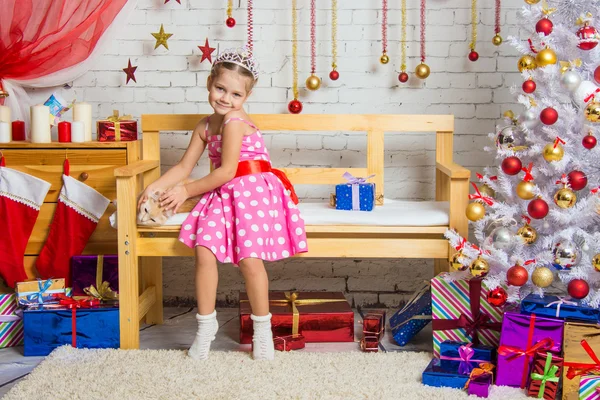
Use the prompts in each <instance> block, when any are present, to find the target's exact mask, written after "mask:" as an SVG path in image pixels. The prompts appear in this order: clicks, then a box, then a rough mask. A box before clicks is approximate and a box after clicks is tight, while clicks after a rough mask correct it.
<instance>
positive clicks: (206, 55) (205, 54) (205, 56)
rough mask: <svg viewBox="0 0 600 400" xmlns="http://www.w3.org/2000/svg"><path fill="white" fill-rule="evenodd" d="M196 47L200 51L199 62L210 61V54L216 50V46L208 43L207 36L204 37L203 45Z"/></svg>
mask: <svg viewBox="0 0 600 400" xmlns="http://www.w3.org/2000/svg"><path fill="white" fill-rule="evenodd" d="M198 48H199V49H200V51H201V52H202V58H201V59H200V62H202V61H204V60H208V62H209V63H212V58H211V56H210V55H211V54H212V53H213V51H215V50H216V47H210V45H209V44H208V38H206V42H205V43H204V46H198Z"/></svg>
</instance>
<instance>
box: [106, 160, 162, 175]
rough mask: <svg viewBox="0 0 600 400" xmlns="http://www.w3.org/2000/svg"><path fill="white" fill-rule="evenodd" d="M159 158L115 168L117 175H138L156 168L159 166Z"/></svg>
mask: <svg viewBox="0 0 600 400" xmlns="http://www.w3.org/2000/svg"><path fill="white" fill-rule="evenodd" d="M158 167H159V165H158V160H142V161H136V162H134V163H131V164H129V165H125V166H122V167H119V168H116V169H115V176H136V175H138V174H141V173H143V172H146V171H150V170H152V169H154V168H158Z"/></svg>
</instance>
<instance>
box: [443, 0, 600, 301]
mask: <svg viewBox="0 0 600 400" xmlns="http://www.w3.org/2000/svg"><path fill="white" fill-rule="evenodd" d="M527 3H537V4H531V5H526V6H524V7H523V8H522V10H521V11H520V12H519V19H520V21H519V22H520V25H521V27H522V32H523V31H526V32H528V37H529V39H528V40H522V39H520V38H516V37H509V38H508V40H507V43H508V44H510V45H512V46H513V47H515V48H516V49H517V50H518V51H519V52H520V53H522V55H523V56H522V57H521V58H520V59H519V63H518V68H519V70H520V71H521V74H522V77H523V85H522V86H518V87H513V88H512V89H511V91H512V92H513V93H514V94H515V97H516V98H517V101H518V102H519V103H520V104H521V105H522V106H523V107H524V110H523V111H522V112H521V114H520V115H518V116H516V115H514V114H513V113H512V112H510V111H509V112H507V113H505V115H504V117H505V118H504V120H503V121H502V123H501V124H499V126H497V128H496V132H494V133H491V134H490V135H489V136H490V138H491V139H492V140H493V141H494V144H495V146H490V147H489V148H486V151H489V152H492V153H493V154H494V155H495V159H496V161H497V164H498V166H497V167H489V168H486V169H485V171H484V174H483V175H479V174H478V177H479V183H478V184H477V185H476V187H477V189H476V190H475V191H474V193H473V194H472V195H471V197H472V199H473V202H471V203H470V204H469V206H468V207H467V210H466V212H467V216H468V217H469V219H470V220H471V221H473V222H474V223H473V225H474V226H473V227H474V234H475V237H476V239H477V241H478V242H479V243H478V246H475V245H472V244H471V243H468V242H465V241H464V238H461V237H460V236H458V235H457V233H456V232H454V231H448V232H447V234H446V236H447V238H448V239H449V240H450V243H451V245H453V246H454V247H455V248H456V249H457V254H456V255H455V258H454V260H453V262H452V265H453V266H454V267H455V269H458V270H462V271H463V272H457V273H456V274H455V275H458V276H469V275H473V276H485V278H484V279H485V280H486V283H487V284H488V286H490V287H497V286H499V285H500V284H502V283H508V293H507V295H508V300H509V301H519V300H520V299H522V298H523V297H525V296H526V295H527V294H529V293H532V292H533V293H537V294H540V295H543V294H544V292H546V291H547V290H548V289H550V287H551V284H552V283H553V282H558V280H560V281H562V282H563V283H564V285H552V288H553V289H558V290H563V291H564V292H565V293H564V295H565V296H566V295H567V294H568V295H569V296H571V297H572V298H576V299H582V302H583V303H584V304H587V305H590V306H592V307H599V305H600V215H599V213H600V190H598V186H599V185H600V151H599V150H598V147H596V139H595V136H597V135H599V134H600V87H598V85H599V84H600V46H599V45H598V42H599V40H600V35H599V34H598V32H597V31H596V29H595V28H594V17H598V18H599V19H598V21H600V1H597V0H560V1H554V2H550V4H547V3H546V2H537V1H534V0H530V1H527ZM474 186H475V185H474Z"/></svg>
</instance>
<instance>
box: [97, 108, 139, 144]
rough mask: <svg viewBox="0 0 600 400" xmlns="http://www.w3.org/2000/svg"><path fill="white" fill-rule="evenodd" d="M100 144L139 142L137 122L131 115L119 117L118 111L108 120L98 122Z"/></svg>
mask: <svg viewBox="0 0 600 400" xmlns="http://www.w3.org/2000/svg"><path fill="white" fill-rule="evenodd" d="M97 132H98V141H99V142H119V141H123V142H125V141H131V140H137V121H134V120H133V117H132V116H131V115H123V116H119V112H118V111H117V110H115V111H113V115H111V116H109V117H107V118H106V119H103V120H100V121H97Z"/></svg>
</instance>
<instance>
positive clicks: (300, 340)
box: [273, 334, 306, 351]
mask: <svg viewBox="0 0 600 400" xmlns="http://www.w3.org/2000/svg"><path fill="white" fill-rule="evenodd" d="M273 344H274V345H275V350H278V351H291V350H300V349H303V348H304V347H306V340H305V339H304V336H302V335H300V334H298V335H288V336H277V337H274V338H273Z"/></svg>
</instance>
